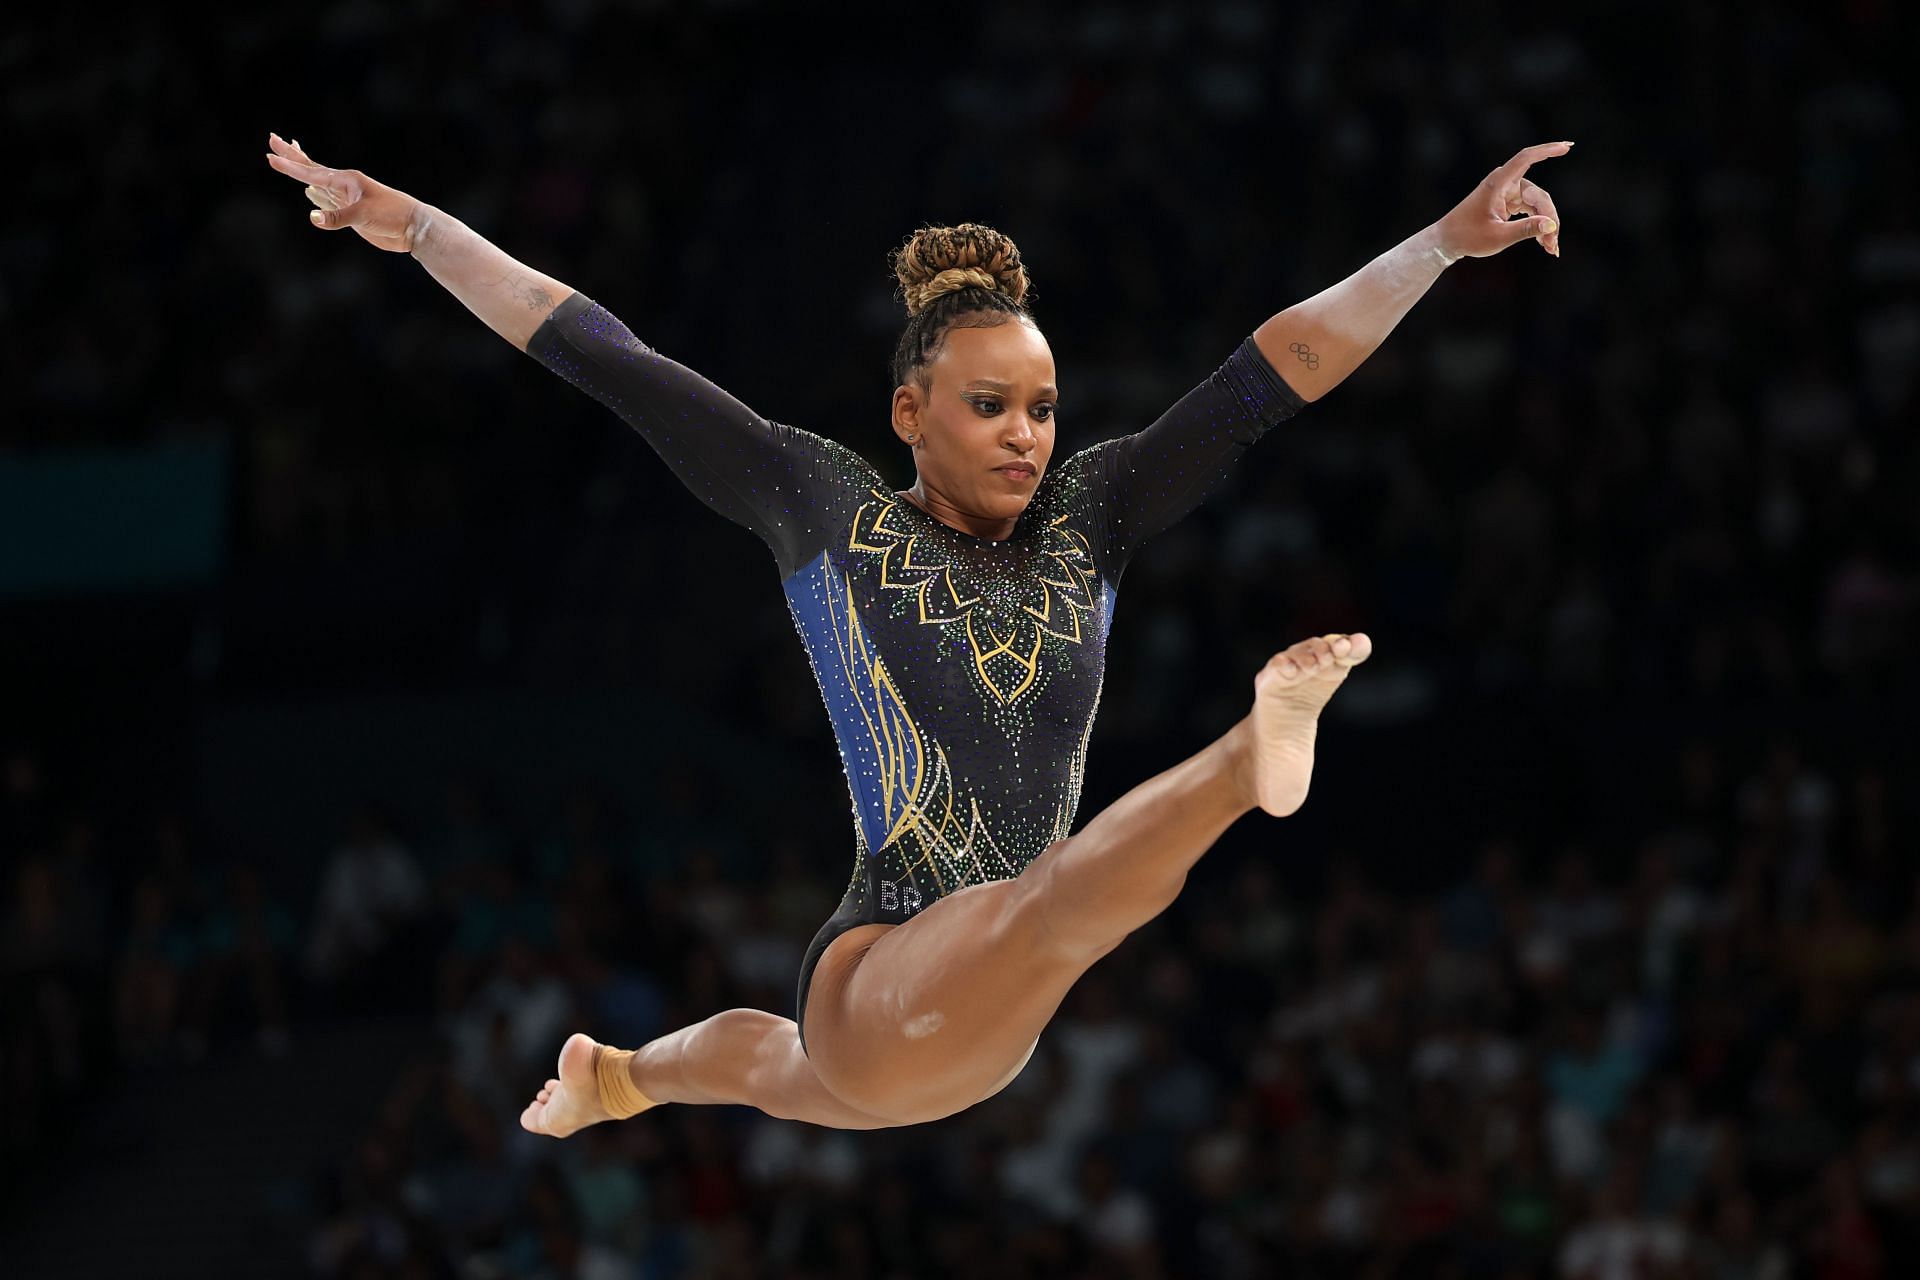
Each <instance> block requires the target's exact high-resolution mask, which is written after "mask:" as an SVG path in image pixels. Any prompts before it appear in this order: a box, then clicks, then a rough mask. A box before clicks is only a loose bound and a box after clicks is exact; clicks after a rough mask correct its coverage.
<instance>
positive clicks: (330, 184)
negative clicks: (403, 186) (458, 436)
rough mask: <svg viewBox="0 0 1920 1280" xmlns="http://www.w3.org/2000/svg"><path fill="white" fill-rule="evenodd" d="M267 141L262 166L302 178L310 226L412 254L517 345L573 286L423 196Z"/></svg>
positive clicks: (280, 141) (291, 145) (272, 138)
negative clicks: (347, 233)
mask: <svg viewBox="0 0 1920 1280" xmlns="http://www.w3.org/2000/svg"><path fill="white" fill-rule="evenodd" d="M267 145H268V146H269V147H271V148H272V150H271V151H269V152H268V153H267V163H268V164H269V165H272V166H273V168H275V169H276V170H278V171H279V172H281V173H284V174H286V175H287V176H288V177H290V178H297V179H299V180H300V181H301V182H304V183H306V184H307V199H309V200H311V201H313V203H314V204H315V205H316V206H317V207H316V208H315V209H314V211H313V212H312V213H311V214H310V215H309V217H310V218H311V220H312V222H313V225H314V226H316V227H319V228H320V229H321V230H323V231H342V230H345V229H346V228H348V227H351V228H353V230H354V231H355V232H357V233H358V234H359V236H360V238H361V239H362V240H365V241H366V242H367V243H368V244H370V245H372V246H374V247H375V248H376V249H385V250H386V251H387V252H389V253H410V254H412V255H413V257H414V259H415V260H416V261H418V262H419V264H420V265H421V266H423V267H425V268H426V269H427V274H429V275H431V276H432V277H433V278H434V279H435V280H438V281H439V282H440V283H441V284H442V285H444V286H445V287H446V289H447V292H449V293H451V294H452V295H453V296H454V297H456V298H458V299H460V301H461V302H463V303H465V304H466V308H467V310H469V311H471V312H473V314H475V315H477V316H479V317H480V318H481V319H482V320H484V321H486V323H487V327H488V328H489V329H492V330H493V331H494V332H495V333H497V334H499V335H500V336H501V337H503V338H505V339H506V340H507V341H508V342H511V343H512V344H513V345H514V346H516V347H518V348H519V349H520V350H522V351H525V350H526V349H527V340H528V339H530V338H531V337H533V334H534V331H535V330H537V329H538V328H539V327H540V323H541V321H543V320H545V319H546V318H547V316H548V315H550V314H551V313H552V312H553V309H554V308H555V307H557V306H559V305H560V304H561V303H562V302H563V301H565V300H566V297H567V295H568V294H570V293H572V292H573V290H571V289H569V288H568V287H567V286H566V285H564V284H561V283H560V282H559V281H558V280H555V279H554V278H553V277H551V276H546V275H542V274H541V273H540V272H538V271H535V270H534V269H533V268H532V267H529V266H527V265H526V264H525V263H523V262H519V261H516V260H515V259H514V258H512V257H510V256H509V255H508V254H507V253H506V252H505V251H504V250H502V249H500V248H499V247H498V246H496V245H494V244H493V243H492V242H490V241H489V240H487V238H486V237H484V236H482V235H480V234H479V233H477V232H475V231H474V230H473V228H471V227H469V226H467V224H466V223H464V222H462V221H460V220H459V219H458V218H456V217H454V216H453V215H452V214H449V213H446V212H444V211H442V210H440V209H436V208H434V207H433V206H432V205H430V204H427V203H426V202H425V201H423V200H416V199H414V198H413V197H412V196H410V195H408V194H407V193H406V192H404V191H400V190H398V189H396V188H394V187H389V186H387V185H386V184H385V183H383V182H376V181H374V180H373V179H372V178H370V177H368V176H367V175H366V174H364V173H362V172H360V171H359V170H358V169H330V168H328V167H327V166H325V165H322V164H315V163H314V161H313V158H312V157H311V156H309V155H308V154H307V153H306V152H305V151H302V150H301V149H300V144H299V142H297V141H295V142H288V141H287V140H286V139H284V138H282V137H281V136H280V135H279V134H277V133H275V134H270V135H268V138H267Z"/></svg>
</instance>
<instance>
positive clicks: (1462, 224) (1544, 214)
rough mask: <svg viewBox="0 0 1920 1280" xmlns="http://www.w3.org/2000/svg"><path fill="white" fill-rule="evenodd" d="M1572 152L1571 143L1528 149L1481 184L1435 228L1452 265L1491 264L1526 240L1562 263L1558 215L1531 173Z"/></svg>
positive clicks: (1555, 143) (1441, 246) (1548, 196)
mask: <svg viewBox="0 0 1920 1280" xmlns="http://www.w3.org/2000/svg"><path fill="white" fill-rule="evenodd" d="M1572 148H1573V144H1572V143H1571V142H1543V143H1541V144H1540V145H1539V146H1537V147H1527V148H1526V149H1524V150H1522V151H1521V152H1520V153H1519V154H1517V155H1515V156H1514V157H1513V159H1511V160H1509V161H1507V162H1506V163H1505V164H1503V165H1501V166H1500V167H1499V168H1498V169H1495V170H1494V171H1493V172H1492V173H1490V174H1488V175H1487V176H1486V177H1485V178H1482V179H1481V180H1480V185H1479V186H1477V187H1475V188H1474V189H1473V194H1472V195H1470V196H1468V197H1467V198H1466V199H1465V200H1462V201H1461V202H1460V203H1459V204H1457V205H1455V206H1454V208H1453V212H1452V213H1449V214H1448V215H1447V216H1446V217H1444V218H1442V219H1440V221H1438V222H1436V223H1434V224H1433V229H1434V231H1435V232H1436V233H1438V235H1439V237H1440V248H1441V251H1442V252H1444V253H1445V254H1446V255H1447V258H1448V260H1449V261H1451V260H1453V259H1455V258H1491V257H1492V256H1493V255H1494V254H1496V253H1499V252H1500V251H1501V250H1502V249H1506V248H1509V247H1510V246H1513V245H1516V244H1519V243H1520V242H1521V241H1522V240H1538V241H1539V242H1540V247H1541V248H1542V249H1545V250H1546V251H1547V252H1548V253H1550V254H1552V255H1553V256H1554V257H1556V258H1557V257H1559V256H1560V212H1559V210H1557V209H1555V208H1554V207H1553V197H1552V196H1550V195H1548V194H1547V192H1546V189H1545V188H1544V187H1541V186H1539V185H1537V184H1536V183H1534V182H1532V181H1530V180H1529V179H1528V178H1527V170H1528V169H1529V168H1530V167H1532V166H1533V165H1536V164H1538V163H1540V162H1541V161H1542V160H1551V159H1552V158H1553V157H1555V156H1563V155H1565V154H1567V152H1568V151H1570V150H1571V149H1572ZM1515 214H1524V215H1526V216H1524V217H1515V216H1514V215H1515Z"/></svg>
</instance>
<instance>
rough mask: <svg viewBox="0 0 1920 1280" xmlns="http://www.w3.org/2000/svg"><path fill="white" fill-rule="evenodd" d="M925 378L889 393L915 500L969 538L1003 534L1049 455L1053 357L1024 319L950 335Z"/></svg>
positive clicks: (1055, 397) (954, 331) (1054, 390)
mask: <svg viewBox="0 0 1920 1280" xmlns="http://www.w3.org/2000/svg"><path fill="white" fill-rule="evenodd" d="M926 373H927V385H926V386H924V387H922V386H920V385H919V384H918V381H917V380H915V381H910V382H908V383H907V384H906V385H904V386H901V387H898V388H896V389H895V391H894V393H893V429H894V433H895V434H896V435H898V436H899V437H900V438H901V439H902V440H905V441H907V442H908V443H909V444H910V445H912V446H913V458H914V463H915V465H916V466H917V467H918V468H919V471H920V483H919V485H918V486H916V487H917V488H918V489H919V490H920V497H921V498H922V501H923V503H924V504H925V505H927V506H928V507H930V508H931V509H933V510H934V511H935V512H936V513H937V514H940V515H943V516H945V515H948V514H951V515H952V516H955V517H959V518H960V520H961V521H962V522H963V527H967V528H968V531H969V532H975V533H980V534H981V535H982V536H985V537H1006V536H1007V535H1008V534H1010V533H1011V532H1012V528H1011V522H1012V521H1014V520H1016V519H1018V518H1019V516H1020V513H1021V512H1022V511H1025V510H1026V508H1027V504H1028V503H1029V502H1031V501H1033V494H1034V490H1035V489H1036V488H1037V487H1038V486H1039V484H1040V477H1042V476H1044V475H1045V474H1046V473H1047V463H1048V461H1049V460H1050V459H1051V458H1052V457H1053V429H1054V422H1053V419H1054V413H1055V409H1056V406H1057V403H1058V401H1059V398H1060V392H1059V388H1058V386H1057V385H1056V383H1055V381H1054V371H1053V351H1052V349H1051V348H1049V347H1048V346H1047V340H1046V339H1045V338H1044V337H1042V336H1041V335H1040V330H1039V329H1038V328H1036V327H1035V326H1034V325H1033V324H1032V323H1030V322H1028V321H1025V320H1020V319H1008V320H1007V321H1005V322H1003V323H1001V324H997V325H994V326H993V327H991V328H987V329H964V328H953V329H949V330H947V336H946V340H945V341H944V342H943V343H942V344H941V347H940V352H939V354H938V355H936V356H935V357H934V358H933V359H932V360H931V361H929V362H928V363H927V366H926ZM915 437H917V438H915ZM1002 526H1004V527H1002Z"/></svg>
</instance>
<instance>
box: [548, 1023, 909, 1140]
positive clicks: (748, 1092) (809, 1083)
mask: <svg viewBox="0 0 1920 1280" xmlns="http://www.w3.org/2000/svg"><path fill="white" fill-rule="evenodd" d="M663 1102H707V1103H713V1102H723V1103H738V1104H740V1105H743V1106H749V1107H758V1108H759V1109H760V1110H762V1111H764V1112H766V1113H767V1114H768V1115H770V1116H773V1117H775V1118H776V1119H780V1120H801V1121H805V1122H807V1123H809V1124H818V1125H825V1126H827V1127H828V1128H832V1129H885V1128H889V1127H891V1126H892V1124H893V1123H894V1122H893V1121H890V1120H882V1119H880V1118H878V1117H877V1116H870V1115H868V1114H866V1113H865V1112H863V1111H860V1110H858V1109H856V1108H854V1107H850V1106H848V1105H847V1104H846V1103H844V1102H842V1101H840V1099H838V1098H836V1097H835V1096H834V1095H833V1094H831V1093H829V1092H827V1090H826V1087H825V1086H823V1085H822V1084H821V1083H820V1079H819V1077H818V1076H816V1075H814V1073H813V1064H812V1063H811V1062H809V1061H808V1060H807V1055H806V1053H805V1052H804V1051H803V1050H802V1048H801V1046H800V1034H799V1029H798V1028H797V1027H795V1025H794V1023H793V1019H791V1018H782V1017H780V1016H778V1015H777V1014H771V1013H767V1012H764V1011H763V1010H760V1009H726V1010H723V1011H722V1012H720V1013H716V1014H714V1015H713V1016H712V1017H711V1018H708V1019H706V1020H705V1021H703V1022H696V1023H694V1024H693V1025H692V1026H690V1027H682V1028H681V1029H680V1030H678V1031H675V1032H673V1033H671V1034H670V1035H664V1036H661V1037H660V1038H659V1039H657V1040H654V1041H651V1042H650V1043H648V1044H646V1045H644V1046H642V1047H641V1048H639V1049H637V1050H633V1051H630V1052H628V1051H622V1050H618V1049H614V1048H612V1047H610V1046H608V1045H603V1044H597V1043H595V1042H594V1041H593V1040H592V1039H591V1038H589V1037H588V1036H585V1035H582V1034H577V1033H576V1034H575V1035H573V1036H571V1037H569V1038H568V1040H567V1043H566V1044H565V1045H564V1046H563V1047H562V1048H561V1050H560V1066H559V1075H558V1077H556V1078H555V1079H552V1080H549V1081H547V1083H546V1087H545V1088H543V1089H541V1090H540V1093H539V1096H538V1097H536V1098H535V1099H534V1100H533V1101H532V1102H531V1103H529V1104H528V1105H527V1109H526V1110H525V1111H523V1112H521V1113H520V1126H521V1127H522V1128H524V1129H526V1130H528V1131H529V1132H532V1133H544V1134H546V1135H548V1136H549V1137H554V1138H564V1137H566V1136H567V1135H569V1134H571V1133H574V1132H576V1131H578V1130H580V1129H584V1128H585V1127H586V1126H588V1125H590V1124H598V1123H599V1122H600V1121H602V1120H622V1119H625V1118H627V1117H628V1116H632V1115H637V1114H639V1113H640V1112H642V1111H645V1110H647V1109H649V1108H651V1107H654V1106H658V1105H659V1104H660V1103H663Z"/></svg>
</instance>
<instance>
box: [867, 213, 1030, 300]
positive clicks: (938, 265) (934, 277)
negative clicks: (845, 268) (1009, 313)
mask: <svg viewBox="0 0 1920 1280" xmlns="http://www.w3.org/2000/svg"><path fill="white" fill-rule="evenodd" d="M893 274H894V277H895V278H896V279H897V280H899V281H900V290H901V292H902V294H904V295H905V297H906V300H907V314H908V315H910V316H913V315H919V314H920V312H921V311H923V310H925V309H926V307H927V305H928V304H929V303H931V302H932V301H933V300H934V299H935V298H938V297H940V296H941V295H942V294H947V293H952V292H954V291H955V290H957V289H968V288H979V289H992V290H995V291H997V292H1000V293H1004V294H1006V295H1007V296H1008V297H1009V298H1011V299H1013V301H1014V302H1015V303H1016V304H1019V303H1024V302H1025V301H1026V297H1027V287H1028V281H1027V269H1026V268H1025V267H1024V266H1022V265H1021V263H1020V250H1019V249H1017V248H1016V247H1015V246H1014V243H1013V241H1012V240H1010V239H1008V238H1007V237H1006V236H1004V235H1002V234H1000V233H999V232H998V231H995V230H994V229H993V228H992V227H987V226H982V225H980V224H979V223H977V222H963V223H961V224H960V225H959V226H957V227H922V228H920V229H919V230H918V231H916V232H914V233H913V235H912V236H911V237H909V238H908V240H907V242H906V243H905V244H903V245H901V246H900V248H899V249H897V250H895V251H894V255H893Z"/></svg>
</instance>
